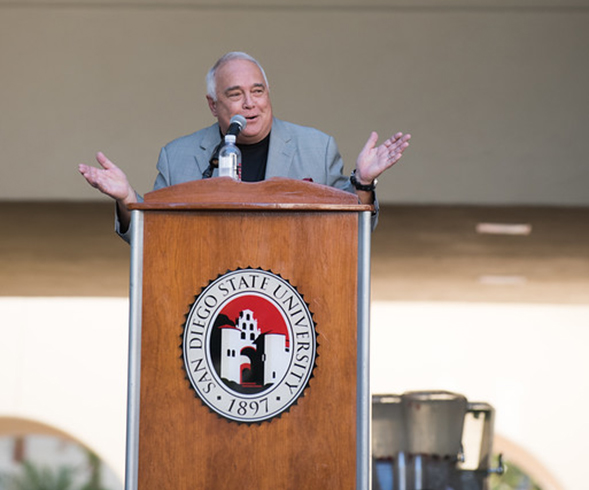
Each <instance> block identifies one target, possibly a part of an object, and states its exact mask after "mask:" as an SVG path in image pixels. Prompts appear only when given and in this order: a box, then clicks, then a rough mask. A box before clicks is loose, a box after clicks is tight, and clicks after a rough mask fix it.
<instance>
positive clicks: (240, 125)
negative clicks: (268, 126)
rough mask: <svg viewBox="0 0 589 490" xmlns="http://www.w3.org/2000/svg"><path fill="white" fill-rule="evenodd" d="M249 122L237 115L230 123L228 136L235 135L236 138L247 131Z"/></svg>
mask: <svg viewBox="0 0 589 490" xmlns="http://www.w3.org/2000/svg"><path fill="white" fill-rule="evenodd" d="M246 125H247V121H246V120H245V117H243V116H242V115H241V114H235V116H233V117H232V118H231V120H230V121H229V128H228V129H227V134H233V135H235V137H237V135H238V134H239V133H241V131H243V130H244V129H245V127H246Z"/></svg>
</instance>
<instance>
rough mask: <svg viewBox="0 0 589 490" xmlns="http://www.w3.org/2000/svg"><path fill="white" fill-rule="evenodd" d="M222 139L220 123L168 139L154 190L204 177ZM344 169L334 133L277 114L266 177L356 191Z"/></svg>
mask: <svg viewBox="0 0 589 490" xmlns="http://www.w3.org/2000/svg"><path fill="white" fill-rule="evenodd" d="M220 141H221V136H220V133H219V125H218V124H217V123H215V124H213V125H212V126H209V127H208V128H204V129H201V130H200V131H197V132H196V133H192V134H189V135H187V136H182V137H180V138H178V139H175V140H174V141H172V142H170V143H168V144H167V145H166V146H164V147H163V148H162V149H161V151H160V156H159V160H158V163H157V170H158V175H157V178H156V180H155V184H154V187H153V190H157V189H161V188H163V187H168V186H171V185H176V184H181V183H183V182H190V181H192V180H200V179H202V175H203V173H204V172H205V170H206V169H207V168H208V166H209V159H210V158H211V155H212V153H213V151H214V150H215V148H216V146H217V145H218V144H219V142H220ZM343 170H344V163H343V161H342V157H341V155H340V153H339V150H338V148H337V145H336V143H335V140H334V139H333V137H331V136H329V135H327V134H325V133H322V132H321V131H319V130H317V129H313V128H309V127H304V126H299V125H297V124H292V123H289V122H286V121H282V120H280V119H276V118H274V120H273V121H272V132H271V133H270V147H269V149H268V162H267V164H266V177H265V178H266V179H269V178H272V177H287V178H291V179H297V180H302V179H311V180H312V181H313V182H315V183H316V184H323V185H329V186H331V187H336V188H338V189H341V190H344V191H347V192H352V193H353V192H354V187H353V186H352V184H351V183H350V179H349V177H345V176H344V174H343ZM217 174H218V171H217V169H215V170H214V172H213V177H215V176H217ZM374 207H375V212H374V214H373V217H372V228H373V229H374V228H375V227H376V222H377V217H378V202H377V201H376V199H375V202H374ZM115 230H116V232H117V233H118V234H119V235H120V236H121V237H122V238H123V239H124V240H125V241H127V242H128V241H129V239H130V233H129V231H128V230H127V231H126V232H125V233H121V231H120V224H119V221H118V219H116V222H115Z"/></svg>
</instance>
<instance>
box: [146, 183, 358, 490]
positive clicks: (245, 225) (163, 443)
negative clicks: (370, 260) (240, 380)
mask: <svg viewBox="0 0 589 490" xmlns="http://www.w3.org/2000/svg"><path fill="white" fill-rule="evenodd" d="M217 180H225V179H217ZM270 182H271V181H270ZM191 184H198V183H191ZM225 184H228V185H229V186H230V188H232V189H235V187H234V186H233V183H221V184H219V183H215V185H225ZM281 184H284V182H281ZM286 184H287V186H289V185H290V183H288V182H287V183H286ZM298 185H299V183H296V184H295V186H298ZM189 187H190V188H191V189H192V191H191V192H192V193H193V192H194V186H189ZM320 187H323V186H320ZM237 188H238V189H239V191H240V192H242V190H243V186H241V185H238V187H237ZM311 188H312V189H315V187H314V186H312V187H311ZM186 190H188V187H187V189H186ZM320 190H322V189H320ZM175 191H177V189H176V190H175ZM218 191H219V189H216V190H215V192H214V194H215V195H218ZM246 191H247V192H246V194H248V193H249V194H248V195H247V196H245V198H247V200H249V202H250V203H254V204H253V205H250V207H249V208H247V206H246V208H247V209H244V206H243V203H244V202H247V200H246V199H245V198H244V196H240V197H239V199H241V200H242V201H243V202H242V209H234V208H233V204H232V203H231V200H226V201H227V202H225V203H224V205H225V206H226V207H228V208H229V209H223V205H220V206H219V204H223V203H214V205H213V206H212V209H209V208H211V202H210V200H208V201H207V200H206V199H204V201H205V202H204V203H201V204H200V206H201V207H200V208H199V207H198V206H199V205H198V204H197V203H190V202H188V201H189V200H190V199H191V198H190V197H188V198H187V196H184V199H183V198H182V196H179V195H178V194H175V195H173V196H171V197H167V198H166V199H169V200H172V201H173V202H174V203H175V204H174V206H173V209H171V208H170V207H168V206H167V205H166V203H165V202H162V200H161V194H160V195H159V196H156V197H157V198H158V199H159V201H158V199H153V198H152V199H151V201H150V197H152V196H149V195H147V196H146V203H144V204H143V205H141V206H138V207H141V208H142V209H144V210H145V212H144V214H145V216H144V255H143V278H144V279H143V307H142V345H141V391H140V405H141V408H140V419H139V421H140V422H139V476H138V482H139V489H140V490H148V489H149V490H152V489H153V490H155V489H157V490H161V489H174V490H182V489H206V490H235V489H244V490H247V489H251V490H254V489H255V490H263V489H268V490H270V489H272V490H275V489H280V490H289V489H310V490H311V489H324V488H325V489H327V488H330V489H331V488H337V489H353V488H354V487H355V478H356V305H357V267H358V265H357V262H358V260H357V259H358V257H357V236H358V214H357V212H354V211H353V209H354V205H352V203H351V202H350V201H349V200H348V203H343V204H341V205H340V208H338V207H337V206H335V207H327V208H326V207H324V206H323V204H324V203H323V204H322V203H319V204H321V205H320V206H319V208H321V209H319V210H318V209H317V207H315V208H314V207H313V205H312V203H303V206H302V208H304V207H305V206H307V205H309V206H310V207H309V208H308V209H296V210H290V209H289V206H288V204H289V203H280V202H278V204H287V205H285V206H283V207H282V208H280V206H278V208H272V209H271V210H264V208H263V206H262V207H260V206H256V205H255V203H257V202H259V200H260V199H257V200H254V197H259V196H256V194H257V192H254V193H253V195H252V191H251V188H249V189H246ZM168 192H169V191H168ZM192 193H191V194H190V195H192ZM154 194H155V193H154ZM277 194H280V191H277ZM341 194H343V193H341ZM265 195H267V192H266V194H265ZM348 196H349V195H348ZM341 197H342V199H344V200H346V199H348V197H347V196H341ZM352 197H353V196H352ZM270 198H272V196H270ZM179 199H180V201H179ZM201 199H202V197H201ZM274 199H278V195H277V196H274ZM164 200H165V199H164ZM302 200H303V201H304V198H303V199H302ZM156 201H157V202H156ZM179 202H180V203H184V204H186V205H185V206H183V205H178V203H179ZM275 202H276V201H275ZM296 202H297V203H299V205H300V204H301V198H300V196H299V197H297V198H296ZM330 202H332V203H333V199H330ZM154 203H155V204H154ZM227 205H228V206H227ZM322 206H323V207H322ZM330 206H331V205H330ZM185 208H186V209H185ZM348 208H349V209H348ZM338 209H344V211H341V210H338ZM355 209H359V207H358V205H356V206H355ZM350 210H351V211H350ZM247 267H252V268H262V269H264V270H270V271H272V272H273V273H275V274H280V275H281V276H282V277H283V278H285V279H288V280H289V281H290V282H291V284H292V285H293V286H295V287H296V288H297V290H298V291H299V293H301V294H302V295H303V297H304V299H305V301H306V302H307V303H308V304H309V308H310V310H311V312H312V313H313V315H314V320H315V322H316V324H317V332H318V344H319V345H318V349H317V354H318V356H317V360H316V368H315V370H314V372H313V377H312V378H311V380H310V382H309V386H308V388H307V389H306V390H305V392H304V395H303V397H301V398H299V400H298V402H297V403H296V404H295V405H293V406H291V407H290V410H289V411H288V412H285V413H283V414H282V415H281V417H280V418H274V419H272V420H270V421H266V422H262V423H260V424H252V425H247V424H238V423H236V422H230V421H229V420H226V419H224V418H221V417H220V416H218V415H217V414H215V413H213V412H211V411H210V410H209V408H207V407H206V406H204V405H203V403H202V402H201V401H200V399H199V398H197V397H196V396H195V392H194V390H193V389H192V388H191V386H190V383H189V381H188V380H187V378H186V373H185V370H184V365H183V361H182V350H181V342H182V339H181V336H182V333H183V324H184V321H185V318H186V314H187V313H188V311H189V309H190V306H191V304H192V303H193V302H194V299H195V296H196V295H198V294H199V293H200V292H201V290H202V289H203V288H204V287H206V286H207V285H208V284H209V282H210V281H211V280H214V279H216V278H217V277H218V276H219V275H221V274H223V273H225V272H227V270H235V269H237V268H247Z"/></svg>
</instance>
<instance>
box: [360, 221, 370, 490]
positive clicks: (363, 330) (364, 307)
mask: <svg viewBox="0 0 589 490" xmlns="http://www.w3.org/2000/svg"><path fill="white" fill-rule="evenodd" d="M370 214H371V213H370V211H363V212H361V213H360V214H359V219H358V321H357V323H358V367H357V387H356V390H357V393H356V399H357V410H356V427H357V429H356V436H357V440H356V489H357V490H370V489H371V487H372V481H371V480H372V471H371V462H372V461H371V459H372V458H371V422H372V403H371V397H370V233H371V222H370Z"/></svg>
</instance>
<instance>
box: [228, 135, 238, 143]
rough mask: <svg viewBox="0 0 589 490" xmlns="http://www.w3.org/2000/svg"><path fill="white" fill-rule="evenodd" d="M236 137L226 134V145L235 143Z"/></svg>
mask: <svg viewBox="0 0 589 490" xmlns="http://www.w3.org/2000/svg"><path fill="white" fill-rule="evenodd" d="M236 138H237V137H236V136H235V135H234V134H226V135H225V143H235V140H236Z"/></svg>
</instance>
